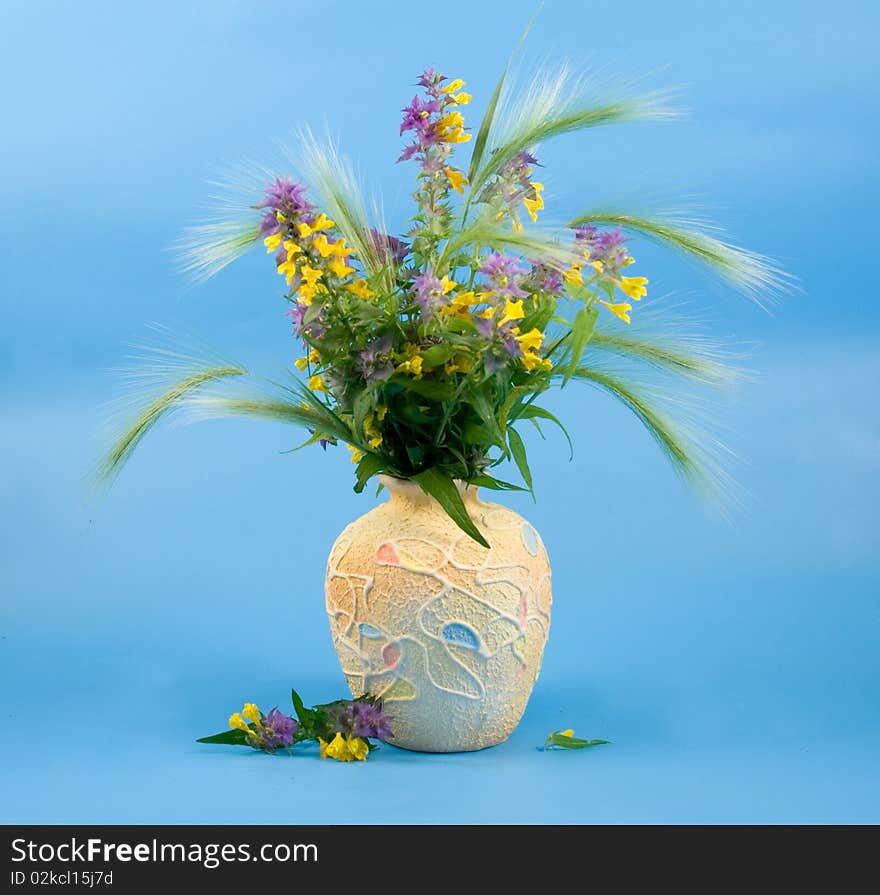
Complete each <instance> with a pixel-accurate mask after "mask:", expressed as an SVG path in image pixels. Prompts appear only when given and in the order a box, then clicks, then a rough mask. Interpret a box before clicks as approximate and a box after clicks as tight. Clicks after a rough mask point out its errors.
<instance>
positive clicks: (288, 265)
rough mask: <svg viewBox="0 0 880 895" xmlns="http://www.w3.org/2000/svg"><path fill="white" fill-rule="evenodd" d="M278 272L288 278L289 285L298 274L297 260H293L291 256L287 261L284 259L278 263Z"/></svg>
mask: <svg viewBox="0 0 880 895" xmlns="http://www.w3.org/2000/svg"><path fill="white" fill-rule="evenodd" d="M278 273H279V274H281V275H282V276H283V277H284V278H285V279H286V280H287V285H288V286H289V285H290V283H291V281H292V280H293V278H294V277H295V276H296V261H291V260H290V259H289V258H288V259H287V261H282V263H281V264H279V265H278Z"/></svg>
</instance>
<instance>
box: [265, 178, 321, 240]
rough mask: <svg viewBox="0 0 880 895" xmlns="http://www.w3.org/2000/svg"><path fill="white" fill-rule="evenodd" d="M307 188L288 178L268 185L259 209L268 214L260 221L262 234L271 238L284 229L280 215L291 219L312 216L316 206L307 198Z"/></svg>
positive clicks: (277, 179) (276, 180)
mask: <svg viewBox="0 0 880 895" xmlns="http://www.w3.org/2000/svg"><path fill="white" fill-rule="evenodd" d="M305 191H306V187H305V186H304V185H303V184H302V183H300V182H299V181H298V180H296V181H295V180H290V179H289V178H287V177H276V178H275V180H274V181H273V182H272V183H269V184H267V185H266V192H265V194H264V197H263V201H262V202H260V204H259V205H257V206H256V207H257V208H265V209H266V213H265V214H264V215H263V217H262V219H261V220H260V234H261V235H262V236H271V235H272V234H273V233H277V232H278V231H279V230H280V229H281V228H282V226H283V225H282V223H281V222H280V221H279V220H278V215H279V214H280V215H282V216H283V217H285V218H287V219H290V218H294V217H297V216H301V215H305V214H311V213H312V212H313V211H314V210H315V206H314V205H312V204H311V202H309V201H308V200H307V199H306V198H305Z"/></svg>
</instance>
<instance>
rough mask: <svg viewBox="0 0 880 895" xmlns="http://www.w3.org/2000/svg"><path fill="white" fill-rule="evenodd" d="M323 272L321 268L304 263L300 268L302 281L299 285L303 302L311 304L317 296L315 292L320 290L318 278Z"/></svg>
mask: <svg viewBox="0 0 880 895" xmlns="http://www.w3.org/2000/svg"><path fill="white" fill-rule="evenodd" d="M288 263H291V262H288ZM323 273H324V271H322V270H321V269H320V268H317V267H309V265H308V264H303V266H302V268H301V269H300V274H301V275H302V283H300V287H299V297H300V298H301V299H302V302H303V304H307V305H308V304H311V301H312V299H313V298H314V297H315V293H316V292H318V280H319V279H320V278H321V276H322V275H323Z"/></svg>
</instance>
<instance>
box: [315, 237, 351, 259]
mask: <svg viewBox="0 0 880 895" xmlns="http://www.w3.org/2000/svg"><path fill="white" fill-rule="evenodd" d="M312 245H313V246H314V247H315V248H316V249H317V250H318V251H319V252H320V253H321V257H322V258H326V257H328V256H329V255H336V256H338V257H340V258H344V257H345V256H346V255H353V254H354V249H352V248H349V247H348V246H347V245H346V244H345V237H344V236H343V237H340V238H339V239H337V240H336V242H330V240H329V239H327V237H326V236H325V235H324V234H323V233H319V234H318V235H317V236H316V237H315V238H314V239H313V240H312Z"/></svg>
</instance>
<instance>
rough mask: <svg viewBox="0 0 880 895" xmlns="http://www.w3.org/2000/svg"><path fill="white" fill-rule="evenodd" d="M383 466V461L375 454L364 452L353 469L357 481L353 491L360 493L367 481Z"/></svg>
mask: <svg viewBox="0 0 880 895" xmlns="http://www.w3.org/2000/svg"><path fill="white" fill-rule="evenodd" d="M384 468H385V463H384V461H383V460H382V458H381V457H379V456H378V455H377V454H364V456H363V457H362V458H361V461H360V463H358V465H357V469H356V470H355V475H356V476H357V482H356V483H355V486H354V490H355V493H356V494H360V493H361V491H363V490H364V487H365V486H366V484H367V482H368V481H369V480H370V479H371V478H372V477H373V476H374V475H376V473H378V472H381V471H382V470H383V469H384Z"/></svg>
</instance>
